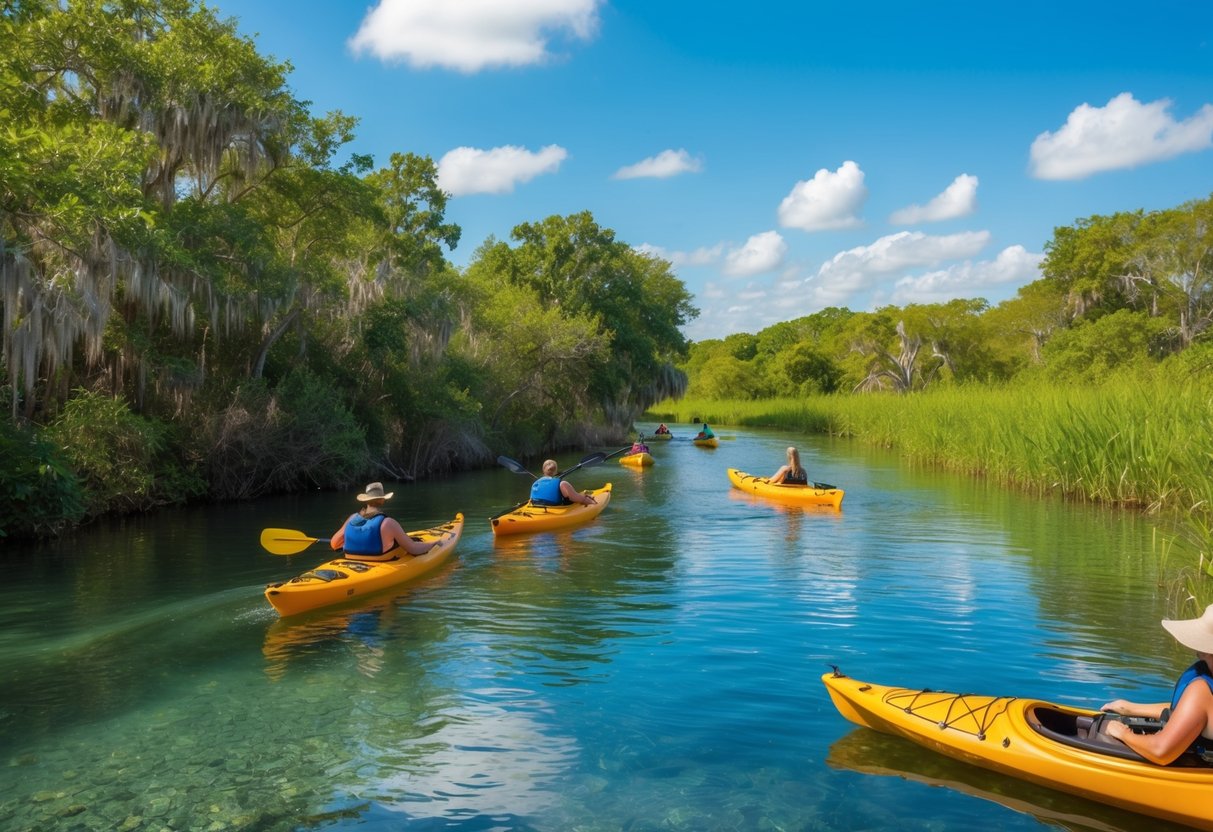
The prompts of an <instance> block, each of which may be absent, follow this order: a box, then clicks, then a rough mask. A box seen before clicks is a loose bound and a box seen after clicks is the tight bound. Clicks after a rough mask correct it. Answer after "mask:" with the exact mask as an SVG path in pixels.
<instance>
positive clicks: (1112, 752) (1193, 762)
mask: <svg viewBox="0 0 1213 832" xmlns="http://www.w3.org/2000/svg"><path fill="white" fill-rule="evenodd" d="M1112 721H1117V722H1123V723H1125V724H1126V725H1128V726H1129V728H1131V729H1132V730H1133V731H1134V733H1137V734H1153V733H1155V732H1157V731H1160V730H1162V726H1163V722H1164V721H1163V720H1161V719H1148V718H1146V717H1139V716H1119V715H1117V714H1110V713H1100V714H1095V715H1094V716H1086V715H1082V714H1075V713H1070V712H1068V711H1062V710H1057V709H1054V708H1047V707H1035V708H1032V710H1031V711H1030V712H1029V713H1028V724H1029V725H1031V726H1032V728H1033V730H1035V731H1036V733H1038V734H1040V735H1041V736H1043V737H1047V738H1048V739H1051V740H1055V741H1056V742H1060V743H1062V744H1063V745H1068V746H1070V747H1072V748H1079V749H1082V750H1084V751H1090V752H1092V753H1095V754H1107V755H1108V756H1110V757H1119V758H1121V759H1122V760H1136V761H1138V762H1143V763H1146V762H1149V760H1147V759H1146V758H1145V757H1142V756H1141V755H1140V754H1138V753H1137V752H1136V751H1133V750H1132V749H1130V748H1129V747H1128V746H1127V745H1125V744H1124V743H1123V742H1121V741H1120V740H1118V739H1114V738H1112V737H1110V736H1108V734H1107V725H1108V723H1109V722H1112ZM1170 765H1171V766H1172V767H1177V768H1207V767H1208V766H1209V763H1208V762H1206V761H1204V760H1203V759H1202V758H1201V757H1200V756H1199V755H1198V754H1197V753H1195V752H1194V750H1193V749H1189V750H1188V751H1186V752H1184V753H1183V754H1181V755H1180V756H1179V757H1178V758H1176V759H1175V760H1174V761H1172V762H1171V763H1170Z"/></svg>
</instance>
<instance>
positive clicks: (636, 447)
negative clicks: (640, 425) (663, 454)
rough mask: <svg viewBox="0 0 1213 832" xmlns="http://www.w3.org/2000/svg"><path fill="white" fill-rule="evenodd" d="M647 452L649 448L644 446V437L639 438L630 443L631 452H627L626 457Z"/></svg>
mask: <svg viewBox="0 0 1213 832" xmlns="http://www.w3.org/2000/svg"><path fill="white" fill-rule="evenodd" d="M648 452H649V446H648V445H646V444H644V437H643V436H641V437H640V438H639V439H637V440H636V441H635V442H633V443H632V450H630V451H628V453H627V455H628V456H631V455H632V454H647V453H648Z"/></svg>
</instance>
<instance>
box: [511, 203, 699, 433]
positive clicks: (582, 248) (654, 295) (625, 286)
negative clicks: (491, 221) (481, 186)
mask: <svg viewBox="0 0 1213 832" xmlns="http://www.w3.org/2000/svg"><path fill="white" fill-rule="evenodd" d="M512 237H513V239H514V240H516V241H518V243H519V245H518V247H517V248H514V249H510V248H508V247H506V246H505V245H504V244H498V245H497V246H495V247H493V249H492V253H491V259H492V261H493V263H494V264H495V265H494V268H498V269H500V270H501V271H502V273H503V274H505V275H506V276H507V279H508V280H510V281H511V282H513V283H515V284H517V285H520V286H526V287H529V288H531V289H533V290H534V291H535V292H536V293H537V294H538V296H539V298H540V299H541V300H542V302H544V303H547V304H552V305H554V306H555V307H556V308H558V309H560V310H561V312H562V314H564V315H565V316H586V317H589V318H592V319H594V320H596V321H597V322H598V326H599V328H600V331H601V332H602V333H603V334H605V335H607V336H608V338H609V339H610V344H611V353H612V360H611V361H607V362H603V363H602V364H600V365H598V366H596V367H594V368H593V370H592V372H591V373H590V374H589V376H588V382H589V387H590V390H591V392H592V394H593V395H594V397H595V398H596V399H597V401H598V402H599V405H600V407H601V408H602V411H603V414H604V415H605V416H606V417H607V418H608V420H610V421H612V422H615V423H626V422H630V421H631V419H633V418H635V416H636V415H637V414H638V413H639V412H640V411H641V410H643V409H644V408H645V407H647V406H648V405H650V404H652V403H653V402H654V401H657V400H658V399H660V398H662V397H663V395H668V393H669V392H670V391H668V390H662V389H661V387H663V386H664V385H661V384H655V383H654V382H655V381H660V380H662V379H666V380H672V381H677V379H678V376H677V374H675V373H673V372H672V371H671V368H672V366H673V364H674V363H675V362H676V361H677V360H679V359H681V358H682V357H683V356H685V354H686V350H687V342H686V338H685V337H684V336H683V335H682V331H681V329H680V328H681V327H682V326H683V325H684V324H686V323H687V322H689V321H690V320H691V319H693V318H694V317H695V316H696V315H697V314H698V311H697V310H696V309H695V308H694V307H693V306H692V305H691V296H690V294H689V293H688V292H687V290H686V287H685V286H684V285H683V284H682V282H681V281H679V280H678V279H677V278H676V277H675V276H674V275H673V274H672V273H671V272H670V267H669V264H668V263H667V262H666V261H664V260H660V259H657V258H654V257H650V256H648V255H645V254H641V253H639V252H637V251H635V250H634V249H632V248H631V247H630V246H628V245H626V244H624V243H622V242H620V241H618V240H616V239H615V233H614V232H613V231H611V230H609V229H605V228H602V227H600V226H599V225H598V224H597V223H596V222H595V221H594V218H593V216H592V215H591V214H590V213H589V212H582V213H579V214H573V215H570V216H568V217H558V216H552V217H548V218H547V219H546V220H544V221H543V222H540V223H522V224H521V225H518V226H516V227H515V228H514V231H513V234H512Z"/></svg>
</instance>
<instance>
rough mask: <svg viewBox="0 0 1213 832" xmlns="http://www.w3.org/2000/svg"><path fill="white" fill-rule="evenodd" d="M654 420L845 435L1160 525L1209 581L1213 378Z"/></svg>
mask: <svg viewBox="0 0 1213 832" xmlns="http://www.w3.org/2000/svg"><path fill="white" fill-rule="evenodd" d="M648 415H649V416H650V417H651V418H653V419H660V420H662V421H678V422H689V421H700V420H703V421H708V422H711V423H714V424H718V425H735V426H749V427H771V428H781V429H785V430H794V431H802V432H806V433H824V434H830V435H834V436H842V437H851V438H853V439H855V440H856V441H859V442H863V443H866V444H869V445H875V446H879V447H883V448H889V449H892V450H894V451H896V452H897V453H898V454H900V455H901V456H902V457H903V458H905V459H907V460H909V461H911V462H913V463H915V464H922V465H929V466H934V467H939V468H943V469H946V470H951V471H956V472H958V473H965V474H970V475H973V476H981V477H986V478H988V479H990V480H993V481H996V482H999V483H1001V484H1004V485H1007V486H1010V487H1015V488H1020V489H1024V490H1027V491H1030V492H1033V493H1037V494H1041V495H1056V496H1059V497H1063V498H1066V499H1076V500H1083V501H1089V502H1094V503H1101V504H1110V505H1117V506H1122V507H1126V508H1136V509H1141V510H1145V511H1147V512H1151V513H1156V514H1159V515H1163V516H1164V517H1165V522H1168V523H1172V524H1173V525H1174V527H1175V528H1176V533H1175V536H1174V538H1173V540H1172V541H1170V542H1168V543H1167V547H1168V548H1167V549H1166V550H1164V554H1165V553H1166V552H1169V551H1170V548H1171V547H1172V546H1174V547H1177V548H1178V549H1179V550H1181V551H1183V552H1185V553H1190V554H1191V555H1192V556H1193V560H1195V561H1196V562H1198V563H1199V568H1198V570H1197V571H1198V572H1199V573H1200V574H1202V575H1204V574H1208V575H1213V556H1211V555H1210V553H1211V552H1213V519H1211V512H1210V507H1211V506H1213V380H1209V379H1203V378H1194V377H1190V376H1189V377H1187V378H1184V379H1182V380H1174V379H1169V378H1166V377H1164V376H1163V375H1162V374H1153V375H1145V376H1142V377H1132V378H1123V379H1118V380H1115V381H1111V382H1109V383H1106V384H1104V385H1102V386H1100V387H1095V388H1090V387H1088V388H1083V387H1074V386H1062V385H1056V384H1049V383H1043V382H1042V383H1035V384H1031V385H1015V386H1005V387H988V386H968V387H952V388H940V389H936V390H928V391H924V392H921V393H916V394H913V395H908V396H897V395H885V394H872V395H862V396H850V395H847V396H818V397H813V398H805V399H774V400H763V401H701V400H700V401H697V400H689V399H682V400H679V401H677V402H673V401H665V402H661V403H659V404H658V405H656V406H654V407H653V408H652V409H651V411H650V413H649V414H648Z"/></svg>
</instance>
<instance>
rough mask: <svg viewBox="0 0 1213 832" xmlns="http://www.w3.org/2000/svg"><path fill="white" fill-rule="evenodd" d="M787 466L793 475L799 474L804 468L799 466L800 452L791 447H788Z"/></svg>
mask: <svg viewBox="0 0 1213 832" xmlns="http://www.w3.org/2000/svg"><path fill="white" fill-rule="evenodd" d="M788 466H789V467H790V468H791V469H792V473H793V474H799V473H801V472H802V471H804V468H802V467H801V465H800V451H798V450H796V448H795V447H793V446H791V445H789V446H788Z"/></svg>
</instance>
